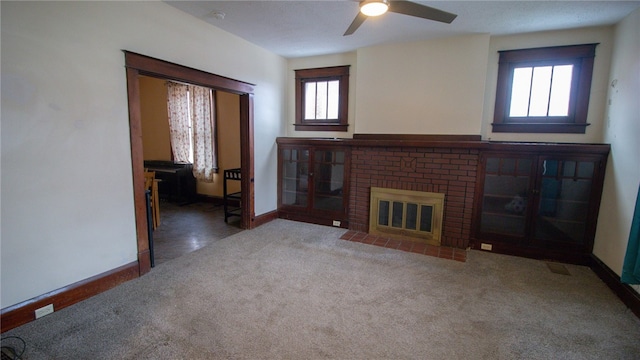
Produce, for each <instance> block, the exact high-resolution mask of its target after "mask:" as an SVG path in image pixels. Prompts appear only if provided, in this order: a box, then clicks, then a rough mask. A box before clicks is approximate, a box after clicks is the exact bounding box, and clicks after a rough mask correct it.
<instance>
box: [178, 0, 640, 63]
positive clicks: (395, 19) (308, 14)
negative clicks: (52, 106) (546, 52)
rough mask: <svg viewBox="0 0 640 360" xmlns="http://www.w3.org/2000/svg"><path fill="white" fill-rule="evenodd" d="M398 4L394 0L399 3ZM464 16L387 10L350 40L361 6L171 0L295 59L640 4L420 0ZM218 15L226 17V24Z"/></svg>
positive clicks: (535, 24)
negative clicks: (447, 20) (441, 18)
mask: <svg viewBox="0 0 640 360" xmlns="http://www.w3.org/2000/svg"><path fill="white" fill-rule="evenodd" d="M392 1H393V0H392ZM414 2H417V3H420V4H423V5H428V6H431V7H435V8H438V9H441V10H444V11H447V12H451V13H454V14H457V15H458V17H457V18H456V19H455V20H454V21H453V23H451V24H443V23H438V22H435V21H429V20H425V19H420V18H415V17H412V16H407V15H401V14H395V13H387V14H384V15H382V16H380V17H378V18H369V19H368V20H366V21H365V22H364V24H363V25H362V26H361V27H360V28H359V29H358V30H357V31H356V32H355V34H353V35H351V36H343V34H344V32H345V30H346V29H347V28H348V27H349V24H351V21H353V18H354V17H355V16H356V14H357V12H358V2H357V1H350V0H344V1H332V0H323V1H271V0H269V1H244V0H236V1H167V3H168V4H170V5H172V6H174V7H176V8H178V9H180V10H182V11H185V12H186V13H189V14H191V15H193V16H194V17H196V18H198V19H201V20H203V21H206V22H208V23H210V24H211V25H213V26H216V27H219V28H221V29H223V30H225V31H227V32H230V33H232V34H235V35H237V36H239V37H241V38H244V39H246V40H248V41H250V42H252V43H254V44H256V45H258V46H261V47H263V48H265V49H268V50H270V51H272V52H274V53H276V54H279V55H282V56H284V57H287V58H293V57H302V56H314V55H324V54H334V53H341V52H347V51H353V50H355V49H357V48H360V47H365V46H371V45H379V44H384V43H391V42H406V41H418V40H426V39H430V38H437V37H447V36H454V35H462V34H475V33H489V34H492V35H507V34H518V33H526V32H534V31H545V30H561V29H572V28H580V27H586V26H601V25H611V24H615V23H616V22H618V21H620V20H621V19H623V18H624V17H625V16H627V15H628V14H629V13H631V12H633V11H634V10H635V9H637V8H638V7H640V1H414ZM215 12H221V13H224V15H225V16H224V18H223V19H219V18H217V17H216V16H214V15H213V13H215Z"/></svg>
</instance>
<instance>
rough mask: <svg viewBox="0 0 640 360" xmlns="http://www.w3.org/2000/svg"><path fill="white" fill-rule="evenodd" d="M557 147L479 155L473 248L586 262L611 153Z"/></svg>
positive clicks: (595, 148)
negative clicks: (560, 149) (489, 247)
mask: <svg viewBox="0 0 640 360" xmlns="http://www.w3.org/2000/svg"><path fill="white" fill-rule="evenodd" d="M561 146H562V147H563V148H562V150H563V151H557V149H556V148H558V147H561ZM561 146H554V145H535V146H533V145H531V146H526V145H525V146H516V145H502V146H501V145H496V146H494V148H495V150H489V151H483V152H481V157H480V164H479V169H478V170H479V176H478V183H477V184H476V200H475V206H474V234H475V235H474V237H475V240H474V241H472V243H473V244H474V245H473V247H474V248H476V249H482V248H483V244H484V248H485V249H486V247H487V245H489V246H491V247H492V251H495V252H502V253H509V254H514V255H523V256H529V257H535V258H545V259H553V260H560V261H568V262H572V263H587V262H588V261H589V256H590V254H591V253H592V250H593V241H594V237H595V231H596V222H597V219H598V209H599V206H600V196H601V193H602V183H603V180H604V172H605V165H606V160H607V154H608V151H609V146H608V145H561ZM501 147H502V149H500V148H501Z"/></svg>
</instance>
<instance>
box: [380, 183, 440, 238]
mask: <svg viewBox="0 0 640 360" xmlns="http://www.w3.org/2000/svg"><path fill="white" fill-rule="evenodd" d="M370 204H371V206H370V212H369V219H370V220H369V233H370V234H378V235H383V234H384V235H394V236H396V237H401V238H405V239H408V240H414V241H422V242H426V243H428V244H431V245H440V235H441V230H442V212H443V206H444V194H439V193H430V192H420V191H411V190H398V189H386V188H376V187H372V188H371V202H370Z"/></svg>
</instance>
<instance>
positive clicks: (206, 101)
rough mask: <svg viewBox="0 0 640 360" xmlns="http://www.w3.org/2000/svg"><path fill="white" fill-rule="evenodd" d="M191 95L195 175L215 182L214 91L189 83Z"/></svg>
mask: <svg viewBox="0 0 640 360" xmlns="http://www.w3.org/2000/svg"><path fill="white" fill-rule="evenodd" d="M189 95H190V96H191V117H192V121H193V176H195V177H196V179H198V180H201V181H205V182H213V174H214V173H215V172H216V171H217V170H218V164H217V157H216V151H215V150H216V147H215V143H214V138H215V136H214V135H215V127H214V124H215V120H214V111H213V109H215V104H214V98H213V91H212V90H211V89H207V88H203V87H201V86H195V85H189Z"/></svg>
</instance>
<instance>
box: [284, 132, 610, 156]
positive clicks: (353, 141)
mask: <svg viewBox="0 0 640 360" xmlns="http://www.w3.org/2000/svg"><path fill="white" fill-rule="evenodd" d="M475 137H476V136H475V135H383V134H381V135H378V134H354V136H353V138H303V137H279V138H277V139H276V142H277V143H278V144H292V145H295V144H309V143H313V144H315V145H328V146H332V145H333V146H335V145H339V146H349V147H384V148H388V147H416V148H456V149H476V150H483V151H511V150H517V151H532V152H535V151H552V152H554V153H564V152H571V153H576V152H577V153H583V154H585V153H586V154H608V153H609V151H610V149H611V146H610V145H609V144H586V143H553V142H513V141H511V142H506V141H505V142H503V141H486V140H480V137H479V136H478V137H477V139H474V138H475Z"/></svg>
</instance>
